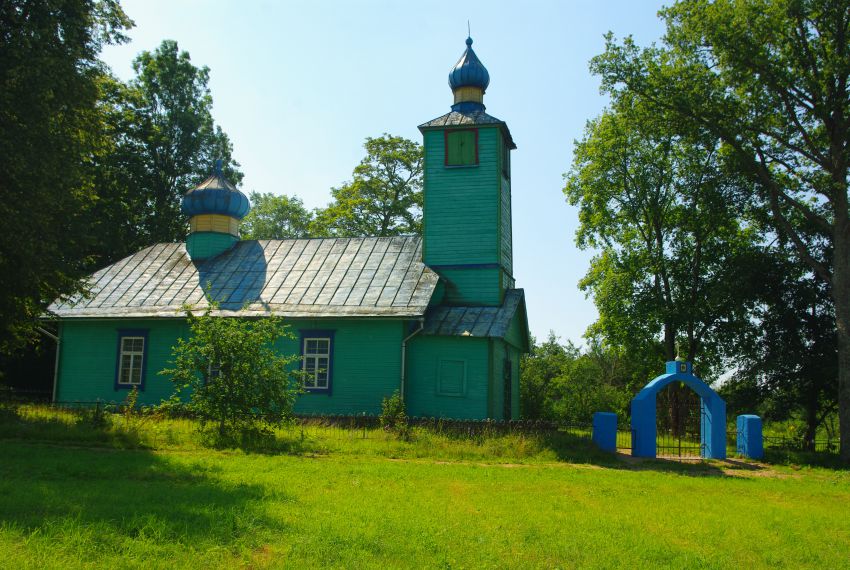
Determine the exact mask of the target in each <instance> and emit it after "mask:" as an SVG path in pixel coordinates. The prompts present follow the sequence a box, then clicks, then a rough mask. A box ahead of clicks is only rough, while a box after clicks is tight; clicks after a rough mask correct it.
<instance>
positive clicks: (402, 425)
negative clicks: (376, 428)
mask: <svg viewBox="0 0 850 570" xmlns="http://www.w3.org/2000/svg"><path fill="white" fill-rule="evenodd" d="M380 421H381V427H382V428H384V429H385V430H387V431H393V432H396V433H398V434H399V435H402V436H405V437H406V436H407V435H409V430H408V425H407V410H406V408H405V406H404V400H403V399H402V397H401V394H400V393H399V391H398V390H396V391H395V392H393V395H392V396H389V397H386V398H384V399H383V401H382V402H381V417H380Z"/></svg>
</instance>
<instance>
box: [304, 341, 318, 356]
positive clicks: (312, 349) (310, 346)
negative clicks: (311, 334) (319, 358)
mask: <svg viewBox="0 0 850 570" xmlns="http://www.w3.org/2000/svg"><path fill="white" fill-rule="evenodd" d="M318 342H319V341H317V340H308V341H307V348H306V349H305V350H304V352H305V353H307V354H316V352H317V351H318Z"/></svg>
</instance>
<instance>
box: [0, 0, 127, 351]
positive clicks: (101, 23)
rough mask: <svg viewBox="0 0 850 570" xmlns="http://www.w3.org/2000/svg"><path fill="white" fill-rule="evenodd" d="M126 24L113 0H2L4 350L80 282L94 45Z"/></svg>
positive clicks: (91, 188) (93, 192)
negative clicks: (45, 309)
mask: <svg viewBox="0 0 850 570" xmlns="http://www.w3.org/2000/svg"><path fill="white" fill-rule="evenodd" d="M131 25H132V22H131V21H130V20H129V18H127V16H126V15H125V14H124V12H123V11H122V10H121V8H120V6H119V5H118V3H117V2H115V1H112V0H101V1H98V0H61V1H60V0H33V1H31V0H8V1H5V2H3V3H2V4H0V157H2V158H0V195H2V200H0V219H2V223H3V231H2V232H0V350H4V351H8V350H11V349H13V348H15V347H18V346H20V345H21V344H22V343H24V342H25V341H27V340H29V339H30V338H32V335H33V331H34V326H35V319H36V318H37V317H38V316H40V315H41V313H42V312H43V310H44V308H45V307H46V306H47V305H48V304H49V303H50V302H51V301H53V300H54V299H55V298H57V297H61V296H67V295H71V294H73V293H75V292H77V291H79V289H80V279H81V278H82V277H83V276H84V274H85V273H86V270H87V260H86V256H87V254H88V251H89V248H90V246H91V237H92V236H91V235H90V233H89V228H88V226H87V223H86V222H87V217H86V212H87V211H88V210H89V208H90V206H91V204H92V203H93V202H94V201H95V199H96V197H97V188H96V186H95V184H94V182H93V178H92V176H91V169H90V168H89V167H90V165H91V161H92V156H93V155H95V154H97V152H98V150H99V148H100V146H101V145H102V144H103V132H102V128H101V116H100V113H99V112H98V108H97V100H98V81H99V80H100V78H101V77H102V76H103V74H104V70H103V67H102V64H101V63H100V61H99V60H98V54H99V52H100V50H101V48H102V47H103V46H104V45H106V44H110V43H118V42H122V41H124V40H125V39H126V38H125V36H124V35H123V32H124V31H125V30H126V29H127V28H129V27H130V26H131Z"/></svg>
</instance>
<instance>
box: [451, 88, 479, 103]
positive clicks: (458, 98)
mask: <svg viewBox="0 0 850 570" xmlns="http://www.w3.org/2000/svg"><path fill="white" fill-rule="evenodd" d="M454 94H455V103H467V102H472V103H483V102H484V90H483V89H481V88H480V87H458V88H457V89H455V90H454Z"/></svg>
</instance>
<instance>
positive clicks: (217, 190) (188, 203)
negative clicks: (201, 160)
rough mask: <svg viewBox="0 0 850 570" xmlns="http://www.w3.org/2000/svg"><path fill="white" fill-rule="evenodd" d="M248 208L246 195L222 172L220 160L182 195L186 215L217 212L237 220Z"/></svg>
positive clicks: (243, 215)
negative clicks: (196, 184)
mask: <svg viewBox="0 0 850 570" xmlns="http://www.w3.org/2000/svg"><path fill="white" fill-rule="evenodd" d="M250 208H251V205H250V203H249V202H248V197H247V196H245V194H243V193H242V192H240V191H239V189H238V188H236V186H234V185H233V184H232V183H231V182H230V181H229V180H228V179H227V178H225V177H224V174H222V172H221V161H220V160H217V161H216V165H215V170H214V171H213V173H212V174H211V175H210V176H209V177H208V178H207V179H206V180H204V181H203V182H201V183H200V184H198V186H197V187H195V188H193V189H191V190H189V191H188V192H186V193H185V194H184V195H183V204H182V207H181V209H182V210H183V213H184V214H186V215H187V216H199V215H203V214H218V215H222V216H230V217H231V218H236V219H237V220H241V219H242V218H244V217H245V214H247V213H248V210H249V209H250Z"/></svg>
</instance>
